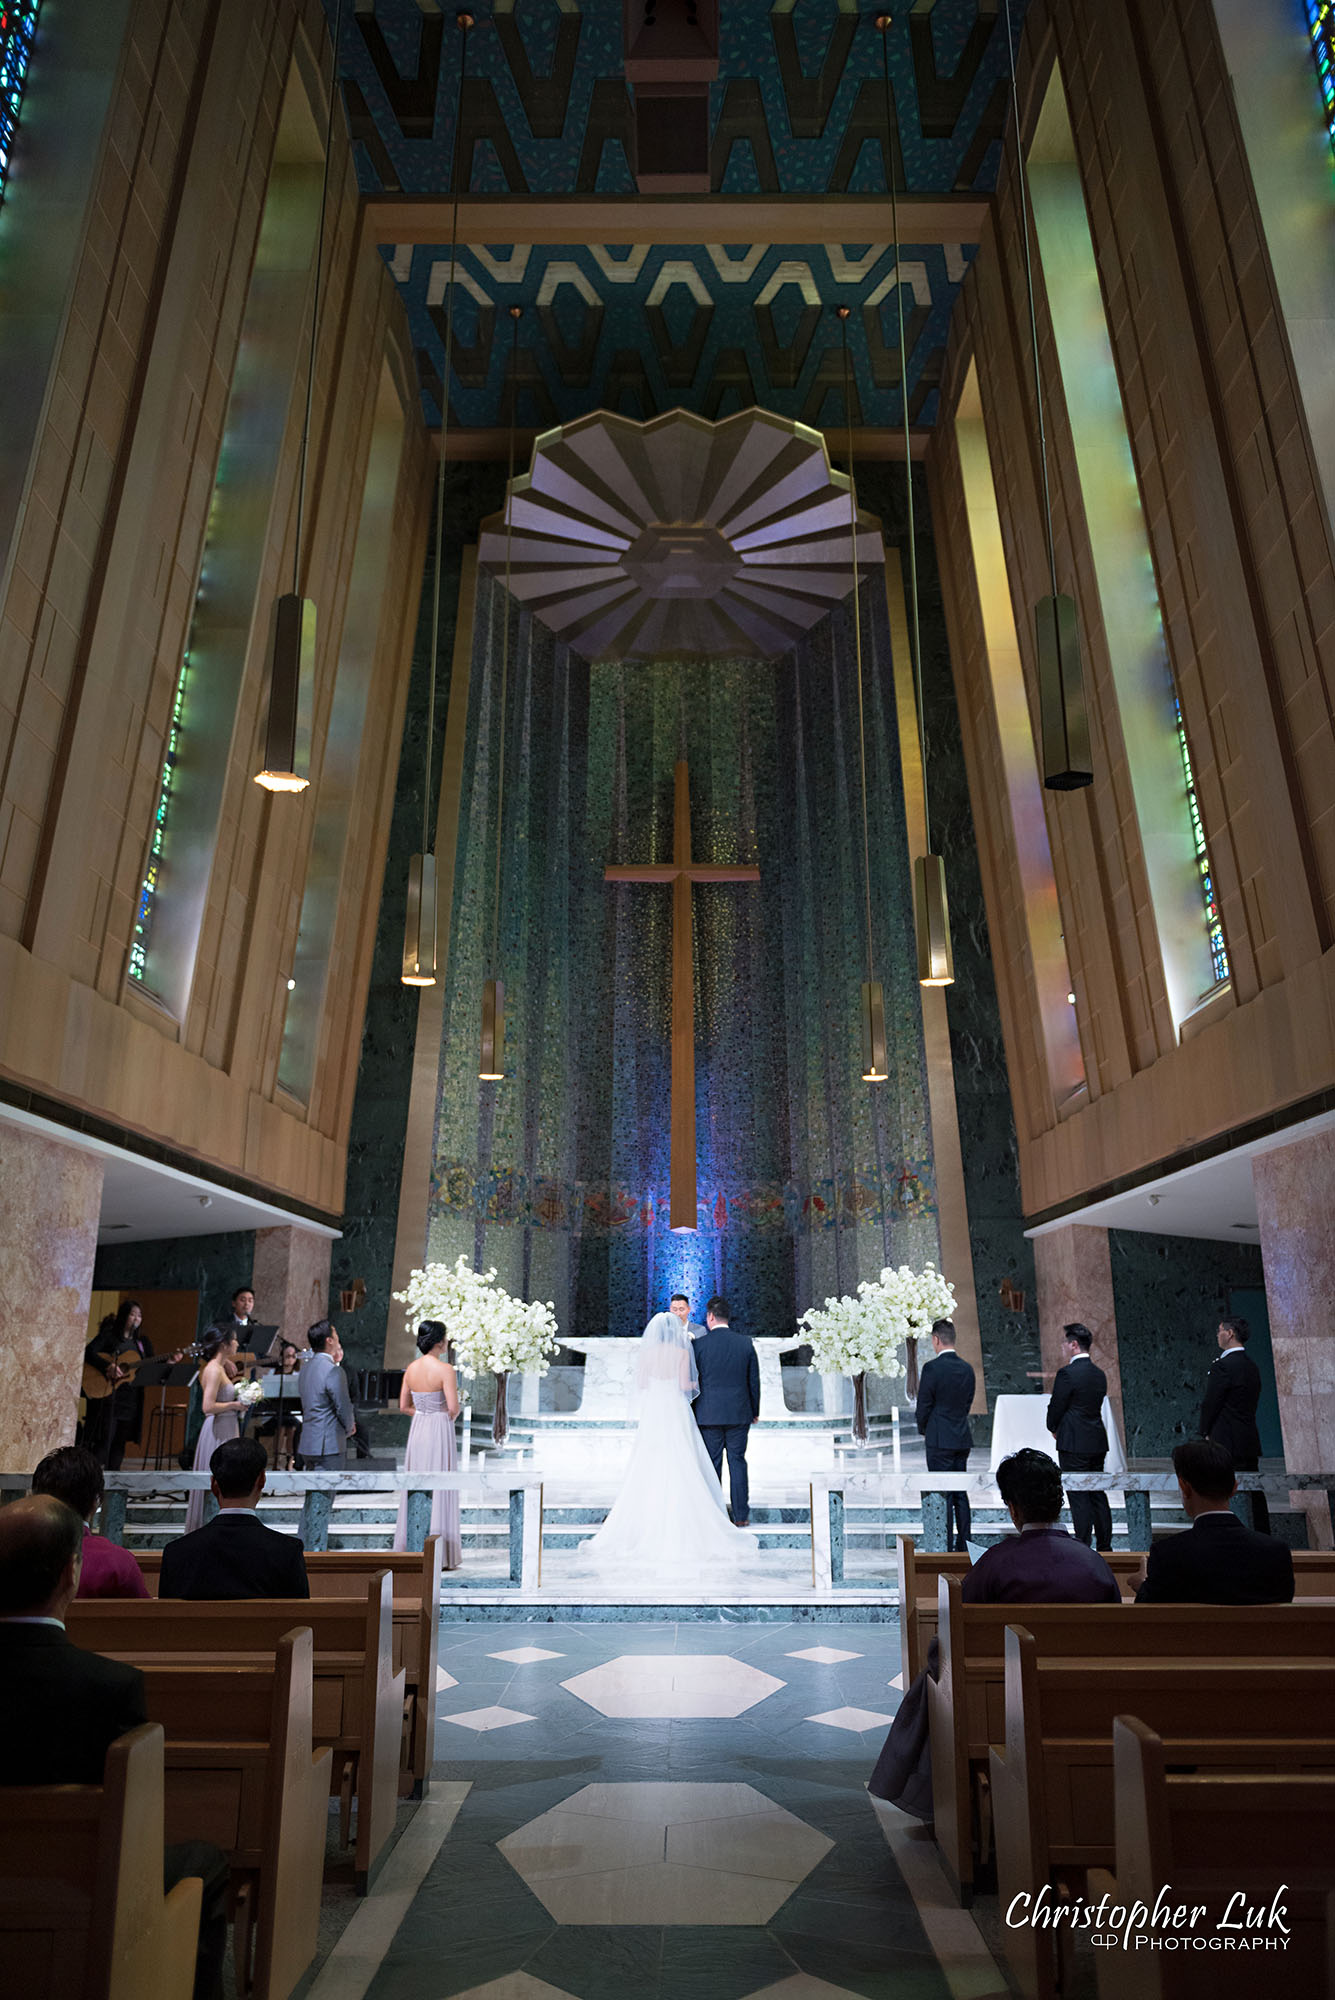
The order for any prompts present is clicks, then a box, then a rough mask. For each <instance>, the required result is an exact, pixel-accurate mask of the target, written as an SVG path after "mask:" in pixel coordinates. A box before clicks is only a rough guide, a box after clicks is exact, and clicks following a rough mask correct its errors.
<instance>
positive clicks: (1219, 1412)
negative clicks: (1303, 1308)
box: [1201, 1348, 1270, 1533]
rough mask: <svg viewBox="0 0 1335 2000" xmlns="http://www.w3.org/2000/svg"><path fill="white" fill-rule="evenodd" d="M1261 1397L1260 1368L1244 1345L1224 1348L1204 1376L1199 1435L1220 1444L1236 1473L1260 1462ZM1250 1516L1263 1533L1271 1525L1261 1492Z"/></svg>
mask: <svg viewBox="0 0 1335 2000" xmlns="http://www.w3.org/2000/svg"><path fill="white" fill-rule="evenodd" d="M1260 1400H1261V1371H1260V1369H1259V1368H1258V1367H1257V1365H1256V1363H1255V1362H1254V1361H1253V1360H1252V1357H1251V1355H1250V1354H1248V1352H1247V1350H1246V1348H1243V1349H1242V1351H1241V1352H1240V1353H1239V1352H1238V1351H1237V1350H1235V1349H1234V1348H1225V1349H1224V1351H1223V1352H1222V1353H1221V1354H1220V1355H1219V1357H1218V1358H1217V1360H1216V1361H1215V1363H1214V1366H1213V1367H1212V1368H1211V1370H1210V1373H1209V1374H1208V1376H1207V1377H1206V1379H1205V1397H1204V1400H1203V1401H1202V1403H1201V1436H1202V1437H1207V1438H1211V1439H1213V1441H1214V1442H1215V1444H1222V1445H1223V1447H1224V1450H1225V1451H1226V1452H1227V1453H1228V1455H1229V1457H1230V1458H1231V1459H1232V1460H1233V1469H1234V1471H1235V1472H1255V1470H1256V1468H1257V1466H1258V1465H1259V1464H1260V1461H1261V1433H1260V1431H1259V1430H1258V1429H1257V1428H1256V1406H1257V1404H1258V1403H1259V1402H1260ZM1251 1501H1252V1519H1253V1521H1254V1522H1255V1524H1256V1526H1257V1527H1258V1528H1259V1529H1261V1530H1262V1532H1263V1533H1264V1532H1268V1531H1269V1528H1270V1508H1269V1505H1268V1503H1267V1501H1266V1497H1265V1494H1264V1493H1253V1494H1252V1496H1251Z"/></svg>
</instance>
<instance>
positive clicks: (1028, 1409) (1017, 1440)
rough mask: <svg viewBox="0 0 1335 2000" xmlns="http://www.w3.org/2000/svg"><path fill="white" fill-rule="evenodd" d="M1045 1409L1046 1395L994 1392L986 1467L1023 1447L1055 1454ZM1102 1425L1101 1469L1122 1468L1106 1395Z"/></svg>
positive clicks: (1117, 1432)
mask: <svg viewBox="0 0 1335 2000" xmlns="http://www.w3.org/2000/svg"><path fill="white" fill-rule="evenodd" d="M1047 1413H1048V1399H1047V1397H1046V1396H998V1397H997V1400H996V1402H995V1403H994V1404H993V1406H992V1451H991V1455H990V1457H989V1459H988V1471H989V1472H995V1471H996V1469H997V1467H998V1466H999V1465H1000V1463H1001V1461H1002V1459H1003V1458H1007V1457H1009V1455H1010V1453H1011V1452H1013V1451H1023V1450H1025V1449H1026V1448H1028V1449H1029V1450H1030V1451H1045V1452H1047V1454H1048V1456H1049V1457H1050V1458H1055V1457H1056V1456H1057V1447H1056V1444H1055V1443H1054V1441H1053V1436H1052V1432H1051V1431H1050V1430H1049V1429H1048V1427H1047V1423H1046V1421H1045V1419H1046V1417H1047ZM1103 1428H1104V1429H1105V1430H1106V1431H1107V1433H1108V1456H1107V1458H1106V1460H1105V1461H1104V1467H1103V1469H1104V1471H1105V1472H1125V1471H1126V1452H1125V1450H1124V1448H1123V1445H1122V1433H1121V1431H1120V1429H1119V1428H1118V1424H1117V1419H1116V1417H1115V1416H1114V1415H1113V1407H1112V1404H1111V1403H1110V1402H1109V1401H1108V1398H1107V1397H1106V1396H1105V1397H1104V1399H1103Z"/></svg>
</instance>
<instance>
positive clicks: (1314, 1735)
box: [991, 1626, 1335, 2000]
mask: <svg viewBox="0 0 1335 2000" xmlns="http://www.w3.org/2000/svg"><path fill="white" fill-rule="evenodd" d="M1119 1714H1135V1715H1138V1716H1140V1717H1142V1718H1143V1719H1145V1720H1147V1721H1148V1722H1149V1723H1150V1724H1151V1725H1152V1726H1153V1727H1154V1728H1155V1729H1156V1731H1157V1732H1158V1734H1159V1735H1160V1737H1161V1738H1162V1739H1163V1740H1164V1742H1165V1743H1166V1745H1167V1746H1168V1749H1169V1752H1170V1754H1171V1756H1172V1759H1173V1761H1174V1762H1175V1763H1176V1762H1180V1763H1182V1764H1187V1765H1194V1766H1195V1767H1197V1768H1198V1769H1210V1770H1213V1771H1227V1772H1243V1771H1263V1772H1271V1773H1275V1772H1281V1771H1318V1772H1321V1771H1324V1772H1329V1773H1332V1774H1335V1661H1322V1662H1313V1661H1302V1662H1298V1663H1294V1662H1291V1661H1282V1662H1264V1663H1259V1662H1256V1663H1243V1664H1238V1663H1235V1662H1233V1661H1231V1660H1222V1661H1221V1660H1209V1661H1191V1662H1186V1661H1180V1660H1179V1661H1172V1662H1168V1661H1161V1660H1155V1659H1152V1658H1146V1659H1139V1660H1129V1659H1117V1660H1100V1659H1083V1660H1051V1659H1048V1660H1043V1659H1040V1658H1039V1655H1038V1648H1037V1644H1036V1641H1035V1639H1034V1637H1033V1634H1032V1633H1030V1632H1027V1631H1025V1630H1024V1629H1023V1628H1022V1627H1016V1626H1012V1627H1010V1628H1009V1629H1008V1631H1007V1634H1006V1735H1005V1743H1004V1746H1003V1747H998V1746H997V1745H995V1744H994V1745H993V1746H992V1750H991V1797H992V1813H993V1824H994V1828H995V1835H996V1853H997V1884H998V1893H999V1898H1000V1902H1001V1907H1002V1908H1003V1909H1009V1908H1011V1907H1012V1905H1013V1901H1014V1899H1015V1898H1016V1897H1024V1896H1026V1895H1028V1896H1032V1895H1035V1894H1036V1893H1038V1891H1039V1890H1040V1889H1041V1888H1042V1886H1043V1885H1044V1884H1045V1883H1047V1882H1048V1880H1049V1878H1050V1875H1051V1874H1052V1873H1053V1872H1054V1871H1056V1872H1057V1873H1059V1874H1061V1875H1063V1876H1066V1875H1069V1874H1070V1872H1071V1870H1072V1869H1087V1868H1090V1867H1110V1866H1111V1865H1112V1861H1113V1839H1114V1799H1113V1794H1114V1786H1113V1730H1114V1723H1115V1720H1116V1717H1117V1716H1118V1715H1119ZM1003 1942H1004V1945H1005V1949H1006V1955H1007V1958H1008V1960H1009V1962H1010V1966H1011V1970H1012V1972H1013V1974H1014V1975H1015V1978H1016V1982H1017V1984H1018V1986H1019V1988H1020V1991H1021V1993H1022V1994H1023V1995H1024V1996H1026V2000H1049V1996H1052V1995H1054V1994H1055V1993H1056V1990H1057V1985H1058V1974H1059V1967H1058V1960H1057V1958H1056V1957H1054V1953H1053V1949H1052V1947H1053V1942H1054V1939H1053V1935H1052V1933H1051V1932H1049V1931H1039V1930H1036V1929H1032V1928H1030V1927H1029V1926H1027V1925H1016V1926H1008V1927H1007V1928H1006V1930H1005V1932H1004V1934H1003Z"/></svg>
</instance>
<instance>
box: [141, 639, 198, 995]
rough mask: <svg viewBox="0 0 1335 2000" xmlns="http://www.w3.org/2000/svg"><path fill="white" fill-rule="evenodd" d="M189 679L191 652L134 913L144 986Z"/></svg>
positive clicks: (176, 704)
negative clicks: (137, 903)
mask: <svg viewBox="0 0 1335 2000" xmlns="http://www.w3.org/2000/svg"><path fill="white" fill-rule="evenodd" d="M189 678H190V655H189V653H187V654H186V656H185V658H184V659H183V660H182V662H181V671H180V673H179V674H178V675H177V677H176V699H175V700H174V701H173V703H172V719H171V724H170V726H169V728H168V730H167V752H166V755H165V757H164V758H163V760H162V776H161V778H160V779H159V780H158V798H157V804H156V806H155V808H154V812H153V839H152V842H151V844H150V846H149V850H148V867H147V868H146V869H145V871H144V880H143V884H142V886H141V888H140V891H139V906H138V908H137V909H136V911H135V913H134V936H133V937H132V938H131V940H130V977H131V979H134V980H137V981H138V983H139V984H140V985H141V986H145V985H147V983H148V941H149V938H150V936H151V934H152V930H153V911H154V907H155V905H156V903H157V897H158V887H159V882H160V877H161V871H162V846H163V841H164V839H165V838H166V833H167V819H168V815H169V814H170V812H171V800H172V784H173V781H174V779H175V776H176V759H177V755H178V751H179V748H180V742H181V717H182V714H183V713H184V710H185V689H186V682H187V681H188V680H189Z"/></svg>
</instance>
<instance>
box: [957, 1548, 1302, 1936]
mask: <svg viewBox="0 0 1335 2000" xmlns="http://www.w3.org/2000/svg"><path fill="white" fill-rule="evenodd" d="M937 1615H938V1619H939V1625H940V1630H939V1634H938V1636H939V1639H940V1645H941V1663H940V1677H939V1679H938V1680H937V1681H936V1682H934V1683H929V1684H928V1715H929V1726H930V1730H931V1744H932V1792H933V1805H934V1814H935V1830H936V1839H937V1844H938V1846H939V1847H940V1849H941V1855H942V1860H943V1863H944V1864H945V1867H946V1869H947V1872H948V1874H949V1875H950V1876H951V1877H952V1878H953V1881H954V1883H955V1886H956V1888H957V1890H958V1892H959V1894H960V1895H961V1897H962V1898H963V1899H965V1900H967V1899H968V1897H969V1895H970V1893H971V1891H972V1883H973V1853H974V1845H975V1841H974V1834H975V1819H974V1811H973V1793H974V1789H975V1780H976V1779H979V1778H985V1777H986V1776H987V1772H988V1752H989V1749H990V1746H991V1745H992V1744H994V1743H1002V1742H1003V1741H1004V1740H1005V1727H1006V1723H1005V1643H1006V1627H1007V1625H1012V1624H1017V1625H1018V1624H1022V1625H1023V1626H1024V1627H1025V1628H1026V1630H1028V1631H1030V1632H1032V1633H1033V1635H1034V1637H1035V1639H1036V1641H1037V1644H1038V1652H1039V1656H1040V1658H1044V1659H1047V1658H1050V1657H1051V1658H1066V1659H1079V1658H1082V1657H1096V1658H1099V1659H1105V1660H1113V1659H1134V1658H1139V1657H1148V1656H1153V1657H1154V1658H1157V1659H1161V1660H1165V1661H1169V1660H1173V1659H1180V1660H1186V1661H1188V1662H1195V1661H1199V1660H1202V1659H1218V1658H1232V1659H1236V1660H1237V1661H1239V1662H1241V1661H1246V1660H1253V1661H1266V1660H1271V1661H1280V1660H1284V1659H1292V1660H1299V1659H1311V1660H1318V1661H1319V1660H1329V1659H1331V1658H1335V1604H1330V1603H1319V1604H1318V1603H1313V1602H1308V1603H1296V1604H1247V1605H1217V1604H1034V1605H1016V1604H964V1603H963V1602H962V1600H961V1597H960V1583H959V1579H958V1578H955V1577H949V1576H943V1577H941V1579H940V1583H939V1593H938V1612H937Z"/></svg>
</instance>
